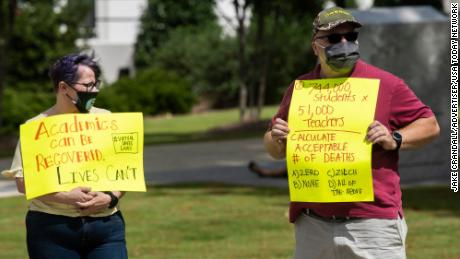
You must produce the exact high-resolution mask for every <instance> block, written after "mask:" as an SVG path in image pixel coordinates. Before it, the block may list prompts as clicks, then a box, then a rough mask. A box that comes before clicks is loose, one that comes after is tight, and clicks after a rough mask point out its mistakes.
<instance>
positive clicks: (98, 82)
mask: <svg viewBox="0 0 460 259" xmlns="http://www.w3.org/2000/svg"><path fill="white" fill-rule="evenodd" d="M73 84H74V85H82V86H84V87H85V88H86V91H88V92H89V91H91V90H93V88H96V89H97V90H99V89H100V87H101V80H96V82H89V83H86V84H84V83H78V82H77V83H73Z"/></svg>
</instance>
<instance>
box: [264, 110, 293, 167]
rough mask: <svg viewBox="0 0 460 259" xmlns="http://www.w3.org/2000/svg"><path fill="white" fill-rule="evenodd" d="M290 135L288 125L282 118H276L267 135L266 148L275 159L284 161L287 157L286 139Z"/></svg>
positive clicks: (265, 139)
mask: <svg viewBox="0 0 460 259" xmlns="http://www.w3.org/2000/svg"><path fill="white" fill-rule="evenodd" d="M288 133H289V127H288V123H287V122H286V121H284V120H282V119H280V118H276V119H275V121H274V123H273V125H272V129H271V130H270V131H268V132H267V133H265V135H264V143H265V148H266V149H267V151H268V153H269V154H270V155H271V156H272V157H273V158H275V159H282V158H284V157H285V156H286V138H287V136H288Z"/></svg>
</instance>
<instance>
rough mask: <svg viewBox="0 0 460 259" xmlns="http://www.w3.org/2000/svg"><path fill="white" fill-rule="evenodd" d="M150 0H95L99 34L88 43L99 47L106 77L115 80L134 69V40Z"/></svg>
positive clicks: (99, 57)
mask: <svg viewBox="0 0 460 259" xmlns="http://www.w3.org/2000/svg"><path fill="white" fill-rule="evenodd" d="M146 6H147V0H94V26H95V27H94V29H95V35H96V37H95V38H91V39H89V40H88V41H87V42H86V44H87V45H88V46H89V47H90V48H91V49H93V50H94V51H95V53H96V57H97V58H98V59H99V63H100V65H101V68H102V72H103V79H104V80H105V81H106V82H107V83H113V82H114V81H116V80H117V79H118V76H119V74H120V71H125V72H129V73H132V72H133V70H134V64H133V54H134V44H135V43H136V39H137V34H138V33H139V28H140V27H139V26H140V17H141V16H142V13H143V10H144V8H145V7H146Z"/></svg>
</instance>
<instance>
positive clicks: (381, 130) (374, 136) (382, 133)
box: [366, 121, 398, 150]
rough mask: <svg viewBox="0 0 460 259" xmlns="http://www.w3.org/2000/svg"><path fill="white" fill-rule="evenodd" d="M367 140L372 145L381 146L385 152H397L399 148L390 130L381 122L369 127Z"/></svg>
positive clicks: (373, 123)
mask: <svg viewBox="0 0 460 259" xmlns="http://www.w3.org/2000/svg"><path fill="white" fill-rule="evenodd" d="M366 139H367V141H369V142H371V143H372V144H379V145H380V146H382V148H383V149H385V150H395V149H396V148H397V146H398V144H397V143H396V141H395V140H394V139H393V137H392V136H391V133H390V132H389V131H388V129H387V128H386V127H385V126H384V125H383V124H382V123H380V122H379V121H374V122H372V123H371V125H369V127H368V128H367V136H366Z"/></svg>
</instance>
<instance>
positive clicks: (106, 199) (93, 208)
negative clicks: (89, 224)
mask: <svg viewBox="0 0 460 259" xmlns="http://www.w3.org/2000/svg"><path fill="white" fill-rule="evenodd" d="M89 194H90V195H91V197H92V199H91V200H89V201H85V202H77V206H78V208H80V211H81V214H82V215H83V216H88V215H91V214H95V213H97V212H99V211H102V210H105V209H107V208H108V207H109V204H110V201H111V200H112V199H111V197H110V195H108V194H105V193H103V192H90V193H89Z"/></svg>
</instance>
